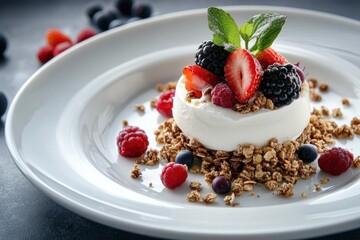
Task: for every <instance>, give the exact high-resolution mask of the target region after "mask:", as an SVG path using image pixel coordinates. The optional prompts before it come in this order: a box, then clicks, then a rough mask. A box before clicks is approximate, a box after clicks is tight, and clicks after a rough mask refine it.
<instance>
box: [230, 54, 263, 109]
mask: <svg viewBox="0 0 360 240" xmlns="http://www.w3.org/2000/svg"><path fill="white" fill-rule="evenodd" d="M224 71H225V79H226V82H227V83H228V85H229V87H230V88H231V90H232V91H233V92H234V94H235V97H236V99H237V100H238V101H239V102H240V103H246V102H247V101H248V100H249V99H250V98H252V97H253V96H254V94H255V92H256V90H257V89H258V87H259V84H260V80H261V76H262V68H261V65H260V63H259V61H258V60H257V59H256V58H255V57H254V56H253V55H251V53H250V52H249V51H247V50H246V49H242V48H239V49H237V50H235V51H234V52H232V53H230V55H229V56H228V58H227V60H226V63H225V67H224Z"/></svg>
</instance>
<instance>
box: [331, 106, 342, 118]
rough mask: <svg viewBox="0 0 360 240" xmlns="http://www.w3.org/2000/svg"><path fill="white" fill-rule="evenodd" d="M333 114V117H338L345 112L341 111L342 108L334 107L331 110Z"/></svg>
mask: <svg viewBox="0 0 360 240" xmlns="http://www.w3.org/2000/svg"><path fill="white" fill-rule="evenodd" d="M331 115H332V116H333V117H337V118H341V117H342V116H343V115H344V114H343V112H342V111H341V108H334V109H333V110H332V112H331Z"/></svg>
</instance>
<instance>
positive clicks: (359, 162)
mask: <svg viewBox="0 0 360 240" xmlns="http://www.w3.org/2000/svg"><path fill="white" fill-rule="evenodd" d="M353 167H354V168H360V156H357V157H356V158H355V159H354V162H353Z"/></svg>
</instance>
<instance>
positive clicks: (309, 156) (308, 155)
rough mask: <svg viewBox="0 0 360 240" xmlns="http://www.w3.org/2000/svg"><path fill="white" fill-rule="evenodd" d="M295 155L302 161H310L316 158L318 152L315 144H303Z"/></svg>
mask: <svg viewBox="0 0 360 240" xmlns="http://www.w3.org/2000/svg"><path fill="white" fill-rule="evenodd" d="M297 155H298V157H299V158H300V159H301V160H302V161H303V162H304V163H311V162H313V161H315V159H316V158H317V156H318V152H317V148H316V146H314V145H312V144H303V145H301V146H300V147H299V149H298V151H297Z"/></svg>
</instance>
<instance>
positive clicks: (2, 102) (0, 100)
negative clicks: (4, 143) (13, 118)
mask: <svg viewBox="0 0 360 240" xmlns="http://www.w3.org/2000/svg"><path fill="white" fill-rule="evenodd" d="M7 104H8V101H7V99H6V96H5V94H4V93H3V92H0V118H1V117H2V116H3V115H4V113H5V112H6V108H7Z"/></svg>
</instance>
